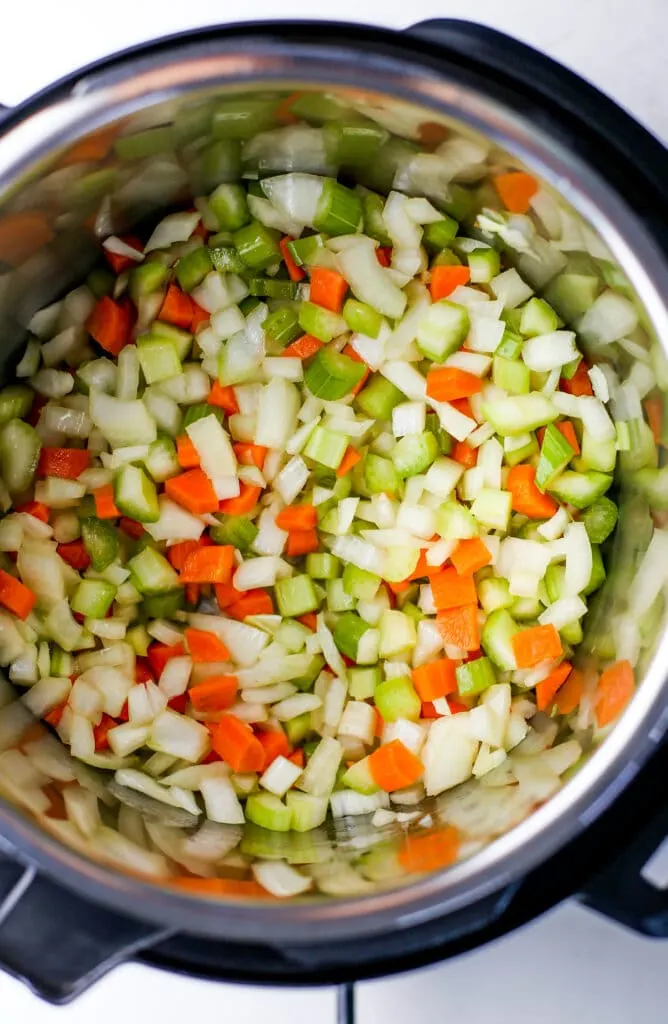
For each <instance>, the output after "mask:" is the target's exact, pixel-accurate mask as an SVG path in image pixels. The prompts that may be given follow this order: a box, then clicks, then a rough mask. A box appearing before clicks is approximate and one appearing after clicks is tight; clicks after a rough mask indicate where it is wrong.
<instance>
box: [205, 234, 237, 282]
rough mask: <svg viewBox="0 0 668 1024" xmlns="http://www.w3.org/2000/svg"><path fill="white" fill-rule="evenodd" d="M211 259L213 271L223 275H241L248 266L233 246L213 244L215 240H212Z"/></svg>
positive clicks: (210, 246)
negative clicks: (218, 271) (220, 272)
mask: <svg viewBox="0 0 668 1024" xmlns="http://www.w3.org/2000/svg"><path fill="white" fill-rule="evenodd" d="M209 257H210V259H211V265H212V266H213V269H214V270H220V271H222V273H223V274H241V273H243V271H244V270H245V269H246V264H245V263H244V261H243V260H242V258H241V256H240V255H239V253H238V252H237V250H236V249H235V248H234V247H233V246H231V245H221V244H213V239H210V245H209Z"/></svg>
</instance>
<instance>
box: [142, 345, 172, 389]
mask: <svg viewBox="0 0 668 1024" xmlns="http://www.w3.org/2000/svg"><path fill="white" fill-rule="evenodd" d="M137 356H138V358H139V365H140V366H141V369H142V373H143V374H144V379H145V380H146V383H147V384H159V383H160V382H161V381H163V380H169V379H170V378H171V377H178V375H179V374H180V373H181V360H180V359H179V357H178V354H177V351H176V349H175V347H174V345H172V343H171V341H169V339H167V338H151V337H150V336H149V337H148V338H147V339H146V340H144V339H143V338H138V339H137Z"/></svg>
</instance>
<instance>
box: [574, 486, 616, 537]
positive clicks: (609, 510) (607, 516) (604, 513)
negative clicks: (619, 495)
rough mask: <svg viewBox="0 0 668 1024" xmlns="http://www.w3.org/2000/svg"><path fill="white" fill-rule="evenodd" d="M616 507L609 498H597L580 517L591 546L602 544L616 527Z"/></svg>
mask: <svg viewBox="0 0 668 1024" xmlns="http://www.w3.org/2000/svg"><path fill="white" fill-rule="evenodd" d="M617 516H618V511H617V506H616V505H615V503H614V501H611V500H610V498H606V497H602V498H598V499H597V500H596V501H595V502H594V503H593V504H592V505H590V506H589V508H587V509H585V511H584V512H583V513H582V515H581V516H580V522H582V523H584V525H585V529H586V531H587V536H588V537H589V540H590V541H591V543H592V544H602V543H603V541H604V540H607V539H608V537H609V536H610V534H611V533H612V531H613V530H614V528H615V526H616V525H617Z"/></svg>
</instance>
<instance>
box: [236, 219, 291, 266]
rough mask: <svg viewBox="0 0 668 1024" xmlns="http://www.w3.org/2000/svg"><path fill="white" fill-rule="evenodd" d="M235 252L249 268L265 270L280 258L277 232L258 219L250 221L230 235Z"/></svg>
mask: <svg viewBox="0 0 668 1024" xmlns="http://www.w3.org/2000/svg"><path fill="white" fill-rule="evenodd" d="M232 237H233V240H234V244H235V246H236V249H237V252H238V253H239V255H240V257H241V259H242V260H243V262H244V264H245V265H246V266H247V267H250V268H251V270H266V268H267V267H269V266H271V264H272V263H275V262H276V261H277V260H279V259H280V258H281V250H280V248H279V245H278V232H277V231H274V230H273V229H272V228H266V227H265V226H264V224H260V222H259V221H256V220H254V221H251V223H250V224H247V225H246V226H245V227H242V228H239V230H238V231H235V232H234V235H233V236H232Z"/></svg>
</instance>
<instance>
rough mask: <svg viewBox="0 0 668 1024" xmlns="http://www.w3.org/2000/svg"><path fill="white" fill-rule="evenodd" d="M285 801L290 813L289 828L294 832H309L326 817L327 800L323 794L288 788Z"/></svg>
mask: <svg viewBox="0 0 668 1024" xmlns="http://www.w3.org/2000/svg"><path fill="white" fill-rule="evenodd" d="M285 802H286V804H287V806H288V810H289V811H290V814H291V819H290V828H291V829H292V830H293V831H294V832H310V831H311V830H312V829H314V828H319V827H320V825H322V824H323V822H324V821H325V818H326V817H327V805H328V800H327V797H325V796H311V794H310V793H297V792H295V791H294V790H292V789H291V790H289V791H288V792H287V793H286V795H285Z"/></svg>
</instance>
